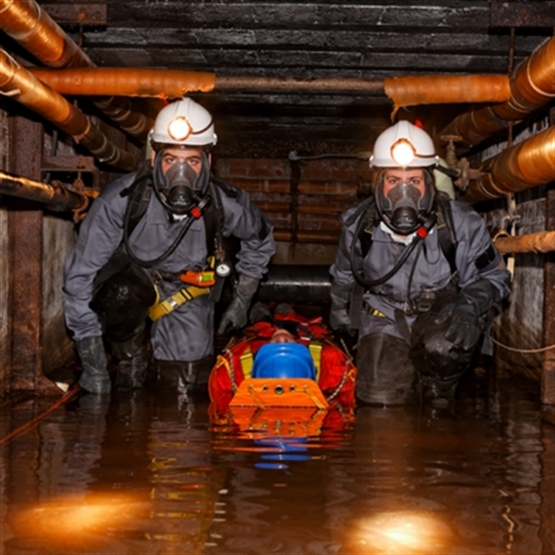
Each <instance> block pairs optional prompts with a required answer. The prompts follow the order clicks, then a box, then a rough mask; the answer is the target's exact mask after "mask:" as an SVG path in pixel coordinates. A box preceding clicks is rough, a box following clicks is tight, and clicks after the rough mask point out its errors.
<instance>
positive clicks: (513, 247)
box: [494, 231, 555, 254]
mask: <svg viewBox="0 0 555 555" xmlns="http://www.w3.org/2000/svg"><path fill="white" fill-rule="evenodd" d="M494 244H495V246H496V247H497V250H498V251H499V252H500V253H501V254H513V253H514V254H516V253H546V252H553V251H555V231H538V232H537V233H529V234H527V235H499V236H498V237H496V238H495V239H494Z"/></svg>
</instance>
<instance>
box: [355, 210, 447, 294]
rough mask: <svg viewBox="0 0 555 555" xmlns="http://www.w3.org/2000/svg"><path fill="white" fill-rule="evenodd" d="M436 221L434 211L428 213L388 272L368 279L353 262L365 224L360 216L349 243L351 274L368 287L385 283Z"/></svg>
mask: <svg viewBox="0 0 555 555" xmlns="http://www.w3.org/2000/svg"><path fill="white" fill-rule="evenodd" d="M436 221H437V217H436V215H435V213H432V214H430V215H429V216H428V218H427V219H426V221H425V222H424V223H423V224H422V225H421V226H420V227H419V228H418V229H417V230H416V235H415V237H414V239H413V240H412V242H411V243H410V245H409V246H408V248H407V249H405V252H404V253H403V254H402V255H401V257H400V258H399V260H398V261H397V262H396V263H395V265H394V266H393V268H391V270H389V272H387V273H386V274H385V275H383V276H382V277H380V278H377V279H373V280H368V279H366V278H365V277H364V276H363V275H362V274H361V273H359V271H358V269H357V267H356V264H355V250H356V244H357V240H358V237H359V235H360V233H361V231H362V228H363V226H365V225H366V221H365V218H360V220H359V222H358V225H357V227H356V230H355V235H354V237H353V242H352V243H351V251H350V262H351V269H352V271H353V275H354V277H355V279H356V280H357V281H358V282H359V283H360V284H361V285H364V286H365V287H368V288H370V287H374V286H376V285H381V284H382V283H385V282H386V281H387V280H388V279H390V278H392V277H393V276H394V275H395V274H396V273H397V272H398V271H399V270H400V268H401V266H402V265H403V264H404V263H405V262H406V260H407V258H408V257H409V256H410V255H411V253H412V251H413V250H414V249H415V247H416V246H417V245H418V244H419V243H420V242H421V241H423V240H424V239H425V238H426V236H427V235H428V233H429V232H430V229H432V227H434V225H435V224H436Z"/></svg>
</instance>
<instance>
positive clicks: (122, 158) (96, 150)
mask: <svg viewBox="0 0 555 555" xmlns="http://www.w3.org/2000/svg"><path fill="white" fill-rule="evenodd" d="M0 91H1V92H2V93H3V94H5V95H6V96H10V97H12V98H13V99H14V100H17V101H18V102H20V103H21V104H23V105H24V106H27V107H28V108H30V109H31V110H34V111H35V112H36V113H37V114H40V115H41V116H42V117H44V118H45V119H47V120H49V121H50V122H52V123H53V124H54V125H56V126H57V127H59V128H60V129H61V130H62V131H64V132H66V133H68V134H69V135H71V136H72V137H73V138H74V139H75V141H76V142H78V143H81V144H82V145H83V146H84V147H85V148H86V149H87V150H88V151H89V152H91V153H92V154H93V155H94V156H96V157H97V158H98V159H99V160H100V161H101V162H103V163H105V164H109V165H111V166H115V167H117V168H121V169H123V170H133V169H135V168H136V166H137V163H138V159H137V157H135V156H133V155H131V154H129V153H128V152H126V151H124V150H122V149H119V148H118V147H116V146H115V145H114V144H113V143H111V142H110V141H109V140H108V138H107V137H106V135H104V133H102V131H100V129H98V127H95V126H93V125H92V124H91V121H90V120H89V118H88V117H87V116H86V115H85V114H83V112H81V111H80V110H78V109H77V108H75V107H74V106H73V105H72V104H70V103H69V102H68V101H67V100H66V99H65V98H64V97H63V96H60V95H59V94H58V93H57V92H56V91H53V90H52V89H51V88H50V87H48V86H47V85H45V84H43V83H41V82H40V81H39V80H38V79H37V78H36V77H35V76H33V75H32V74H31V73H30V72H29V71H27V70H26V69H25V68H23V67H21V66H20V65H19V64H18V63H17V62H16V61H15V60H14V59H13V58H12V57H11V56H9V54H7V53H6V52H5V51H4V50H1V49H0Z"/></svg>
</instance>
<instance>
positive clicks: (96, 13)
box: [40, 2, 108, 25]
mask: <svg viewBox="0 0 555 555" xmlns="http://www.w3.org/2000/svg"><path fill="white" fill-rule="evenodd" d="M40 7H41V8H42V9H43V10H44V11H45V12H46V13H47V14H48V15H49V16H50V17H51V18H52V19H54V20H55V21H56V22H57V23H58V24H60V25H106V22H107V17H106V16H107V9H108V7H107V6H106V3H105V2H71V3H69V4H45V3H42V2H41V4H40Z"/></svg>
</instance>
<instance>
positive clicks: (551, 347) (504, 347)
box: [490, 336, 555, 355]
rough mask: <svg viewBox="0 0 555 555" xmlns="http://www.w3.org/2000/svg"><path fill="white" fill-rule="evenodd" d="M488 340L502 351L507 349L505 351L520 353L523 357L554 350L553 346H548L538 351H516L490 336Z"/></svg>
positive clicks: (554, 345) (554, 346)
mask: <svg viewBox="0 0 555 555" xmlns="http://www.w3.org/2000/svg"><path fill="white" fill-rule="evenodd" d="M490 339H491V340H492V341H493V342H494V343H495V344H496V345H497V346H499V347H502V348H503V349H507V351H512V352H513V353H522V354H524V355H531V354H534V353H544V352H545V351H549V350H551V349H555V344H553V345H548V346H547V347H539V348H538V349H516V348H515V347H509V346H508V345H505V344H504V343H501V342H500V341H497V339H494V338H493V337H491V336H490Z"/></svg>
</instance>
